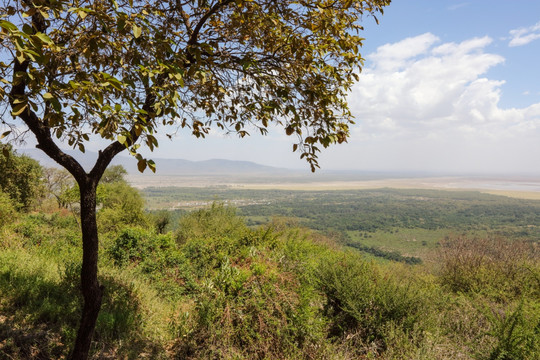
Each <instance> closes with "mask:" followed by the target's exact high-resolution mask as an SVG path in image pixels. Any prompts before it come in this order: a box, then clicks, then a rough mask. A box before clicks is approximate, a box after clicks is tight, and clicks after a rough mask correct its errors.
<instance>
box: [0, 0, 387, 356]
mask: <svg viewBox="0 0 540 360" xmlns="http://www.w3.org/2000/svg"><path fill="white" fill-rule="evenodd" d="M0 1H3V3H2V4H1V7H0V28H1V32H0V81H1V82H2V87H1V88H0V101H1V102H2V104H3V106H4V115H3V116H2V120H1V121H2V124H3V125H4V126H5V127H6V129H5V130H6V131H4V132H3V133H2V134H1V135H0V136H1V137H2V138H5V139H7V140H10V139H12V140H13V139H16V138H18V137H19V135H20V133H18V132H17V131H19V130H18V129H20V127H18V126H17V125H18V124H19V123H20V122H16V121H13V120H11V119H10V118H11V117H12V118H18V119H20V120H21V121H22V122H23V123H24V125H25V126H26V129H28V130H29V131H30V132H31V133H32V134H33V135H34V136H35V138H36V140H37V147H38V148H40V149H41V150H43V151H44V152H45V153H46V154H47V155H48V156H49V157H51V158H52V159H54V160H55V161H56V162H57V163H58V164H60V165H61V166H62V167H64V168H65V169H66V170H68V171H69V172H70V173H71V174H72V175H73V177H74V178H75V180H76V182H77V184H78V186H79V189H80V198H81V229H82V237H83V262H82V270H81V285H82V293H83V298H84V306H83V313H82V318H81V322H80V328H79V330H78V333H77V339H76V342H75V345H74V349H73V353H72V357H73V358H74V359H84V358H87V357H88V352H89V349H90V344H91V339H92V335H93V331H94V327H95V323H96V319H97V315H98V313H99V310H100V306H101V298H102V294H103V288H102V286H101V285H100V284H99V282H98V278H97V273H98V269H97V260H98V232H97V225H96V188H97V185H98V183H99V181H100V178H101V177H102V175H103V172H104V171H105V169H106V168H107V166H108V165H109V164H110V162H111V160H112V159H113V158H114V156H116V155H117V154H118V153H120V152H121V151H124V150H127V151H129V152H130V153H131V154H132V155H133V156H134V157H136V159H137V161H138V167H139V170H140V171H144V170H145V169H146V168H147V167H148V168H150V169H151V170H153V171H154V170H155V164H154V162H153V161H151V160H147V159H145V158H144V157H143V156H142V155H141V154H140V153H139V148H140V146H142V145H145V146H147V147H148V148H149V149H150V150H152V149H154V148H155V147H156V146H157V145H158V143H157V139H156V137H155V134H156V132H157V131H158V129H160V126H164V125H165V126H166V125H174V126H177V127H179V128H185V129H189V130H188V131H190V132H191V133H192V134H193V135H194V136H196V137H204V136H205V134H207V133H208V131H209V130H210V129H212V128H217V129H221V130H223V131H225V132H230V133H236V134H238V135H239V136H240V137H244V136H246V135H249V131H259V132H260V133H261V134H266V133H267V128H268V127H269V125H270V124H272V123H273V124H276V125H278V126H280V127H282V128H284V130H285V132H286V134H287V135H291V136H295V138H296V141H295V142H294V144H293V151H296V152H299V154H300V157H301V158H305V159H306V160H307V161H308V163H309V164H310V165H311V169H312V171H314V170H315V168H316V167H317V166H318V164H317V152H318V151H319V148H320V147H321V146H322V147H327V146H329V145H330V144H333V143H341V142H343V141H346V139H347V136H348V132H349V125H350V124H351V123H352V116H351V113H350V112H349V110H348V107H347V103H346V95H347V92H348V90H349V89H350V87H351V86H352V84H353V82H354V81H355V79H357V73H358V71H359V68H360V65H361V64H362V57H361V55H360V53H359V47H360V46H361V44H362V40H363V39H362V38H361V37H360V36H359V33H358V32H359V31H360V30H361V29H362V26H361V24H360V21H361V20H362V18H363V17H364V16H375V15H377V14H378V13H382V11H383V7H384V6H387V5H389V3H390V0H365V1H364V0H316V1H307V0H174V1H172V0H162V1H152V0H144V1H138V0H97V1H86V0H80V1H73V0H72V1H66V0H19V1H9V0H0ZM7 112H10V113H11V117H10V116H9V113H7ZM91 136H99V137H101V138H102V139H104V140H107V141H109V145H108V146H106V147H104V148H103V149H102V150H101V151H100V152H99V156H98V158H97V160H96V162H95V165H94V166H93V168H92V169H91V170H90V171H89V172H86V171H85V170H84V169H83V167H82V166H81V165H80V163H78V162H77V161H76V160H75V159H74V158H73V157H72V156H70V155H68V154H67V153H65V152H64V151H62V150H61V148H60V147H59V145H58V143H59V142H61V143H67V144H68V145H70V146H72V147H74V148H78V149H80V151H82V152H84V150H85V143H86V142H88V141H90V137H91ZM4 141H5V140H4Z"/></svg>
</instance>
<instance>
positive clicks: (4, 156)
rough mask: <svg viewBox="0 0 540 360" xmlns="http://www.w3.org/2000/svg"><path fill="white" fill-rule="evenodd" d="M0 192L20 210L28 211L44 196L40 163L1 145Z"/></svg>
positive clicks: (7, 146) (8, 146)
mask: <svg viewBox="0 0 540 360" xmlns="http://www.w3.org/2000/svg"><path fill="white" fill-rule="evenodd" d="M0 149H2V152H1V153H0V190H1V191H4V192H5V193H7V194H8V195H9V197H10V198H11V200H12V202H13V203H14V204H15V205H16V207H17V208H18V209H19V210H24V211H28V210H29V209H30V208H31V207H32V206H33V205H34V204H35V203H36V201H37V200H39V198H40V197H41V195H42V192H43V188H42V179H41V177H42V173H43V169H42V168H41V165H39V162H37V161H36V160H34V159H32V158H30V157H28V156H26V155H19V154H17V153H16V152H15V151H13V149H12V148H11V146H10V145H2V144H0Z"/></svg>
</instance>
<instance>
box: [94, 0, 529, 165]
mask: <svg viewBox="0 0 540 360" xmlns="http://www.w3.org/2000/svg"><path fill="white" fill-rule="evenodd" d="M379 20H380V24H379V25H376V24H375V22H374V20H373V19H372V18H367V19H365V22H364V25H365V31H364V33H363V36H364V37H365V42H364V46H363V48H362V54H363V56H364V58H365V59H366V61H365V66H364V69H363V72H362V74H361V75H360V81H359V83H358V84H356V85H355V86H354V88H353V90H352V92H351V94H350V96H349V104H350V107H351V110H352V112H353V114H354V115H355V117H356V123H357V124H356V125H355V126H354V127H353V128H352V132H351V135H352V136H351V138H350V139H349V143H348V144H344V145H336V146H334V147H332V148H330V149H326V150H324V152H323V153H322V154H321V155H320V165H321V167H322V168H323V169H331V170H333V169H354V170H371V171H372V170H376V171H429V172H440V173H499V174H540V161H539V160H540V67H539V65H538V63H540V61H539V60H540V1H538V0H514V1H502V0H470V1H451V0H394V1H393V2H392V4H391V5H390V6H389V7H388V8H386V10H385V14H384V15H383V16H381V17H379ZM293 140H294V139H292V138H288V137H287V136H285V134H284V131H283V130H281V129H273V131H271V132H270V134H269V135H268V136H266V137H262V136H259V135H254V136H252V137H251V138H248V139H238V138H237V137H235V136H223V135H222V134H220V133H217V132H216V133H212V134H211V135H210V136H209V137H208V138H206V139H203V140H201V139H194V138H192V137H191V136H190V135H189V134H187V133H186V134H183V133H179V134H178V135H177V136H176V138H174V139H173V141H169V140H167V138H166V137H165V136H164V134H163V136H162V138H161V139H160V148H159V149H158V150H156V151H155V152H154V153H153V154H148V155H149V156H150V157H152V158H184V159H191V160H206V159H212V158H225V159H232V160H248V161H254V162H258V163H261V164H265V165H272V166H280V167H289V168H300V169H305V171H306V173H307V172H309V167H308V166H307V164H306V163H305V162H304V161H301V160H299V159H298V154H297V153H292V151H291V150H292V141H293ZM96 145H97V144H96ZM89 148H90V149H92V145H90V146H89ZM97 148H98V147H97V146H96V149H93V150H97ZM157 165H158V167H159V163H158V164H157Z"/></svg>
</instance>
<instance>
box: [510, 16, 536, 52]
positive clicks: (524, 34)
mask: <svg viewBox="0 0 540 360" xmlns="http://www.w3.org/2000/svg"><path fill="white" fill-rule="evenodd" d="M536 39H540V22H537V23H536V24H535V25H532V26H529V27H522V28H519V29H514V30H510V43H509V44H508V45H509V46H522V45H526V44H528V43H530V42H531V41H534V40H536Z"/></svg>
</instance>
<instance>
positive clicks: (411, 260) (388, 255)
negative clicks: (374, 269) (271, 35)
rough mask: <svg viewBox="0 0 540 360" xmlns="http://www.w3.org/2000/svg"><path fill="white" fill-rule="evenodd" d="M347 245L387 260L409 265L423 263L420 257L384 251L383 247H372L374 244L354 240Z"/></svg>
mask: <svg viewBox="0 0 540 360" xmlns="http://www.w3.org/2000/svg"><path fill="white" fill-rule="evenodd" d="M347 246H350V247H352V248H355V249H358V250H360V251H364V252H366V253H368V254H372V255H374V256H377V257H381V258H384V259H387V260H392V261H398V262H403V263H405V264H409V265H416V264H421V263H422V259H420V258H418V257H414V256H403V255H401V254H400V253H398V252H397V251H384V250H381V249H378V248H375V247H372V246H365V245H362V244H358V243H353V242H351V243H348V244H347Z"/></svg>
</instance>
